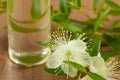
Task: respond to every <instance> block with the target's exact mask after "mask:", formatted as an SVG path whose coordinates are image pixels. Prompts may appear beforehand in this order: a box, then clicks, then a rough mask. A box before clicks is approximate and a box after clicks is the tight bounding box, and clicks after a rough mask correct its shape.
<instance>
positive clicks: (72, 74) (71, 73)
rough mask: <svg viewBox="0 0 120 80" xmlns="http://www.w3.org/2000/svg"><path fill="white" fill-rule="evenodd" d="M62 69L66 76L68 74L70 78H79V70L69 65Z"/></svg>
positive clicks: (64, 65) (63, 65) (63, 66)
mask: <svg viewBox="0 0 120 80" xmlns="http://www.w3.org/2000/svg"><path fill="white" fill-rule="evenodd" d="M61 69H62V71H63V72H64V73H65V74H67V75H68V76H70V77H75V76H77V72H78V71H77V69H76V68H74V67H72V66H69V65H68V64H65V63H63V64H62V66H61Z"/></svg>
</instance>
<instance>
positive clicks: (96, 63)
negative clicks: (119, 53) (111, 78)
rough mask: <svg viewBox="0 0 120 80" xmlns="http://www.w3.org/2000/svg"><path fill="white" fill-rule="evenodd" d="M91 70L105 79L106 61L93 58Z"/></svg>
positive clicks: (98, 57)
mask: <svg viewBox="0 0 120 80" xmlns="http://www.w3.org/2000/svg"><path fill="white" fill-rule="evenodd" d="M89 69H90V71H91V72H94V73H97V74H99V75H101V76H103V77H105V76H106V66H105V61H104V59H103V58H102V57H100V56H95V57H93V58H92V60H91V63H90V66H89Z"/></svg>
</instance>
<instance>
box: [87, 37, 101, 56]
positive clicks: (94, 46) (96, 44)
mask: <svg viewBox="0 0 120 80" xmlns="http://www.w3.org/2000/svg"><path fill="white" fill-rule="evenodd" d="M100 47H101V36H99V35H97V36H95V38H93V40H92V42H91V44H90V46H89V48H90V50H89V54H90V55H91V56H97V55H98V53H99V50H100Z"/></svg>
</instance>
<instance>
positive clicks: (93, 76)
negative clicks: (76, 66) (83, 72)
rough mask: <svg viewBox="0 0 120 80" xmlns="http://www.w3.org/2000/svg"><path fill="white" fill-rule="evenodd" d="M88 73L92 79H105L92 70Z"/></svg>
mask: <svg viewBox="0 0 120 80" xmlns="http://www.w3.org/2000/svg"><path fill="white" fill-rule="evenodd" d="M88 75H89V76H90V77H91V78H92V79H93V80H106V79H105V78H103V77H101V76H100V75H98V74H96V73H92V72H88Z"/></svg>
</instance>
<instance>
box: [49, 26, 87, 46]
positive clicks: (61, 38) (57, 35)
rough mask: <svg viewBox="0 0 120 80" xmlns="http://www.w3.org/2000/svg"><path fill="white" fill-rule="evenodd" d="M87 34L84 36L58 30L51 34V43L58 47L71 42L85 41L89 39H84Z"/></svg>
mask: <svg viewBox="0 0 120 80" xmlns="http://www.w3.org/2000/svg"><path fill="white" fill-rule="evenodd" d="M84 35H85V33H83V34H74V33H73V32H71V31H68V30H64V29H63V28H58V29H57V30H56V31H54V32H53V33H52V34H51V42H53V43H55V44H56V46H55V47H57V46H59V45H62V44H66V43H68V42H69V41H71V40H73V39H76V40H85V39H86V38H87V37H84Z"/></svg>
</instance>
